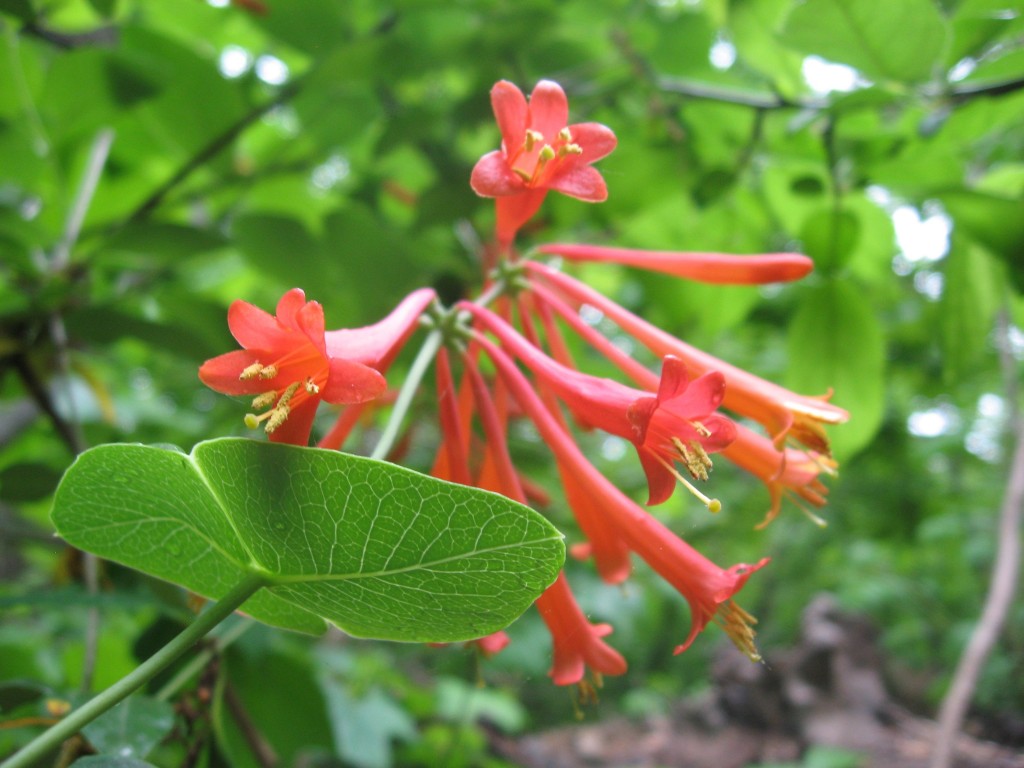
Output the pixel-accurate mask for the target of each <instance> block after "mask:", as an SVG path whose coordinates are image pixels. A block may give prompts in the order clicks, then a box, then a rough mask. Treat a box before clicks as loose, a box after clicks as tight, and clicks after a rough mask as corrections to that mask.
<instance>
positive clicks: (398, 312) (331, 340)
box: [324, 288, 437, 373]
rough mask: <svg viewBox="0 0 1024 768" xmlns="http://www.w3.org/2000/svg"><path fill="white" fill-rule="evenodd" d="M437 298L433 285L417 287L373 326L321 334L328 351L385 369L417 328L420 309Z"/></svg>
mask: <svg viewBox="0 0 1024 768" xmlns="http://www.w3.org/2000/svg"><path fill="white" fill-rule="evenodd" d="M436 298H437V292H436V291H434V289H433V288H420V289H418V290H415V291H413V292H412V293H410V294H409V295H408V296H406V297H405V298H404V299H402V300H401V301H400V302H399V303H398V306H397V307H395V308H394V309H393V310H391V312H390V313H388V315H387V317H385V318H384V319H383V320H380V321H378V322H376V323H374V324H373V325H367V326H365V327H364V328H344V329H342V330H337V331H327V332H326V333H324V342H325V344H326V346H327V354H328V355H329V356H331V357H342V358H344V359H346V360H354V361H355V362H358V363H363V364H364V365H368V366H370V367H371V368H376V369H377V370H378V371H381V372H382V373H383V372H386V371H387V369H388V367H389V366H390V365H391V361H392V360H393V359H394V357H395V355H397V354H398V352H399V350H401V349H402V346H403V345H404V344H405V342H406V340H407V339H408V338H409V336H410V335H411V334H412V332H413V331H415V330H416V326H417V324H418V322H419V319H420V317H421V316H422V315H423V312H424V311H425V310H426V308H427V307H428V306H430V304H431V303H432V302H433V301H434V300H435V299H436Z"/></svg>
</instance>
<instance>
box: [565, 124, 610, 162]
mask: <svg viewBox="0 0 1024 768" xmlns="http://www.w3.org/2000/svg"><path fill="white" fill-rule="evenodd" d="M569 135H570V136H572V141H573V143H574V144H577V145H579V148H580V149H582V150H583V154H581V155H579V158H580V160H582V161H583V162H584V163H593V162H595V161H597V160H600V159H601V158H602V157H607V156H608V155H609V154H611V152H612V150H613V149H615V145H616V144H618V143H619V140H618V139H617V138H616V137H615V133H614V132H612V129H611V128H609V127H608V126H607V125H601V123H576V124H575V125H570V126H569Z"/></svg>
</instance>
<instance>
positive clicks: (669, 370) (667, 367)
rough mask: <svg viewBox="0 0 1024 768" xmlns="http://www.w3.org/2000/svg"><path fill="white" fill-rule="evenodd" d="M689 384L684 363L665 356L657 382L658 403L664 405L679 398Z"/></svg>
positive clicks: (688, 374) (676, 358)
mask: <svg viewBox="0 0 1024 768" xmlns="http://www.w3.org/2000/svg"><path fill="white" fill-rule="evenodd" d="M689 384H690V373H689V371H687V369H686V363H684V362H683V361H682V360H680V359H679V358H678V357H675V356H673V355H665V359H664V361H662V364H661V379H660V380H659V382H658V402H659V403H664V402H666V401H668V400H671V399H672V398H675V397H679V396H680V395H682V394H683V393H684V392H686V388H687V387H688V386H689Z"/></svg>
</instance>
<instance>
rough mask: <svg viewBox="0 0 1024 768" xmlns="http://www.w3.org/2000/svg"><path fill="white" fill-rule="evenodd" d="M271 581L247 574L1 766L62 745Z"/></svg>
mask: <svg viewBox="0 0 1024 768" xmlns="http://www.w3.org/2000/svg"><path fill="white" fill-rule="evenodd" d="M266 585H267V580H266V578H265V577H264V576H262V575H260V574H255V573H250V574H248V575H246V577H245V578H244V579H242V581H240V582H239V583H238V584H237V585H236V586H235V587H234V588H233V589H232V590H231V591H230V592H228V593H227V594H226V595H224V597H223V598H221V599H220V600H218V601H217V602H216V603H214V604H213V605H211V606H210V608H209V609H207V610H206V611H204V612H203V613H201V614H199V616H197V617H196V620H195V621H193V622H192V623H191V624H189V625H188V626H187V627H186V628H185V629H184V630H183V631H182V632H181V634H179V635H178V636H177V637H175V638H174V639H173V640H171V642H169V643H168V644H167V645H165V646H164V647H163V648H161V649H160V650H159V651H157V652H156V653H155V654H153V655H152V656H151V657H150V658H149V659H147V660H146V661H144V662H143V663H142V664H140V665H139V666H138V667H136V668H135V669H134V670H132V671H131V672H130V673H128V674H127V675H125V676H124V677H122V678H121V679H120V680H118V681H117V682H116V683H114V684H113V685H112V686H110V687H109V688H107V689H106V690H105V691H103V692H102V693H100V694H97V695H96V696H94V697H93V698H92V699H90V700H89V701H87V702H86V703H85V704H83V705H82V706H80V707H79V708H78V709H76V710H74V711H72V712H71V713H70V714H69V715H68V716H67V717H65V718H64V719H63V720H61V721H60V722H59V723H57V724H56V725H54V726H53V727H52V728H49V729H48V730H46V731H44V732H43V733H41V734H40V735H39V736H37V737H36V738H35V739H33V740H32V741H30V742H29V743H28V744H26V745H25V746H24V747H22V749H21V750H19V751H18V752H16V753H15V754H14V755H13V756H11V757H10V758H8V759H7V760H6V761H4V762H3V763H0V768H26V767H27V766H30V765H34V764H35V763H36V762H38V761H39V759H40V758H42V757H44V756H45V755H46V754H47V753H49V752H50V751H52V750H54V749H56V748H57V747H58V746H60V744H61V742H63V741H64V740H65V739H67V738H69V737H71V736H73V735H74V734H76V733H78V731H80V730H81V729H82V727H83V726H85V725H88V724H89V723H91V722H92V721H93V720H95V719H96V718H97V717H99V716H100V715H102V714H103V713H104V712H106V711H107V710H108V709H110V708H111V707H113V706H114V705H115V704H117V703H119V702H120V701H122V700H123V699H125V698H127V697H128V696H129V695H130V694H132V693H134V692H135V691H136V690H137V689H139V688H141V687H142V686H143V685H145V684H146V683H147V682H149V681H150V680H151V679H152V678H153V677H154V676H155V675H156V674H157V673H159V672H161V671H162V670H163V669H164V668H165V667H167V666H168V665H169V664H170V663H171V662H173V661H174V660H175V659H177V658H178V657H179V656H181V655H182V654H183V653H185V651H187V650H188V649H189V648H191V647H192V646H193V645H194V644H195V643H196V642H197V641H198V640H199V639H200V638H202V637H203V636H204V635H206V633H208V632H209V631H210V630H211V629H213V628H214V627H216V626H217V625H218V624H220V622H222V621H223V620H224V619H226V618H227V617H228V616H230V615H231V614H232V613H233V612H234V611H235V609H237V608H238V607H239V606H241V605H242V603H244V602H245V601H246V600H248V599H249V598H250V597H252V595H253V594H255V593H256V592H257V591H259V590H260V589H261V588H262V587H264V586H266Z"/></svg>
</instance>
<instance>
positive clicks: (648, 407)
mask: <svg viewBox="0 0 1024 768" xmlns="http://www.w3.org/2000/svg"><path fill="white" fill-rule="evenodd" d="M461 306H464V308H466V309H468V310H469V311H470V312H471V313H473V314H474V316H476V317H477V318H478V319H479V320H480V321H481V322H482V323H483V325H484V326H485V327H486V328H487V330H489V331H491V332H492V333H494V335H495V336H497V337H498V338H499V339H500V340H501V342H502V344H504V345H505V346H506V347H507V348H508V349H509V350H510V351H511V352H512V353H513V354H514V355H515V356H516V357H517V358H518V359H520V360H522V361H523V362H524V363H525V364H526V365H527V367H529V368H530V369H531V370H532V371H533V372H534V374H536V375H537V377H538V378H539V379H540V380H541V381H542V382H543V383H544V384H545V385H546V386H548V387H550V389H551V390H552V391H554V392H555V393H556V394H557V395H558V396H559V398H561V399H562V400H563V401H564V402H565V404H566V405H567V406H568V407H569V409H570V410H571V411H572V412H573V414H574V415H575V416H576V417H577V418H578V419H579V420H580V421H582V422H583V423H585V424H587V425H588V426H593V427H597V428H598V429H602V430H604V431H605V432H608V433H610V434H614V435H618V436H619V437H623V438H625V439H627V440H630V441H631V442H632V443H633V445H634V446H635V447H636V450H637V454H638V456H639V458H640V462H641V464H642V466H643V468H644V473H645V474H646V475H647V484H648V490H649V493H650V495H649V498H648V504H660V503H661V502H663V501H665V500H666V499H668V498H669V496H671V495H672V490H673V488H674V487H675V481H676V480H679V481H680V482H682V483H683V484H684V485H686V486H687V487H688V488H689V489H690V490H691V491H693V492H694V493H695V495H696V496H697V497H698V498H700V499H701V500H702V501H703V502H704V503H705V504H707V505H709V507H711V508H712V509H716V510H717V508H716V507H715V506H714V505H716V504H717V502H715V501H714V500H711V499H708V498H707V497H705V496H704V495H703V494H702V493H700V492H699V491H696V489H695V488H694V487H693V486H692V485H691V484H690V483H689V481H687V480H686V479H685V478H684V477H682V475H680V474H679V473H678V472H677V471H676V470H675V468H674V466H673V465H674V463H675V462H678V463H680V464H682V466H683V467H685V468H686V470H687V472H688V473H689V475H690V476H691V477H693V478H694V479H695V480H706V479H707V477H708V470H709V469H710V468H711V459H710V457H709V455H708V454H710V453H714V452H716V451H720V450H722V449H723V448H724V447H725V446H727V445H728V444H729V443H730V442H732V440H733V437H734V436H735V433H736V430H735V425H734V424H733V422H732V421H731V420H729V419H728V418H726V417H725V416H722V415H720V414H718V413H715V410H716V409H717V408H718V406H719V404H720V403H721V402H722V398H723V396H724V392H725V380H724V378H723V377H722V375H721V374H720V373H717V372H714V371H712V372H709V373H706V374H704V375H703V376H701V377H700V378H698V379H696V380H695V381H692V382H691V381H690V380H689V377H688V376H687V372H686V367H685V366H684V365H683V363H682V362H681V361H680V360H678V359H677V358H674V357H672V356H667V357H666V358H665V359H664V361H663V364H662V373H661V379H660V381H659V384H658V392H657V394H655V395H653V396H652V395H651V394H650V393H648V392H645V391H643V390H639V389H634V388H633V387H629V386H626V385H625V384H622V383H620V382H617V381H613V380H612V379H605V378H599V377H597V376H590V375H588V374H585V373H581V372H580V371H576V370H573V369H572V368H568V367H566V366H564V365H562V364H561V363H559V362H557V361H556V360H553V359H552V358H550V357H548V356H547V355H545V354H544V353H543V352H542V351H541V350H539V349H538V348H537V347H535V346H533V345H532V344H530V343H529V342H527V341H526V339H524V338H523V337H522V336H520V335H519V334H518V333H516V331H515V329H513V328H512V327H511V326H510V325H508V324H507V323H506V322H505V321H504V320H502V319H501V318H500V317H498V316H497V315H495V314H494V313H492V312H490V311H489V310H487V309H484V308H481V307H478V306H475V305H471V304H468V303H466V304H464V305H461Z"/></svg>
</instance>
